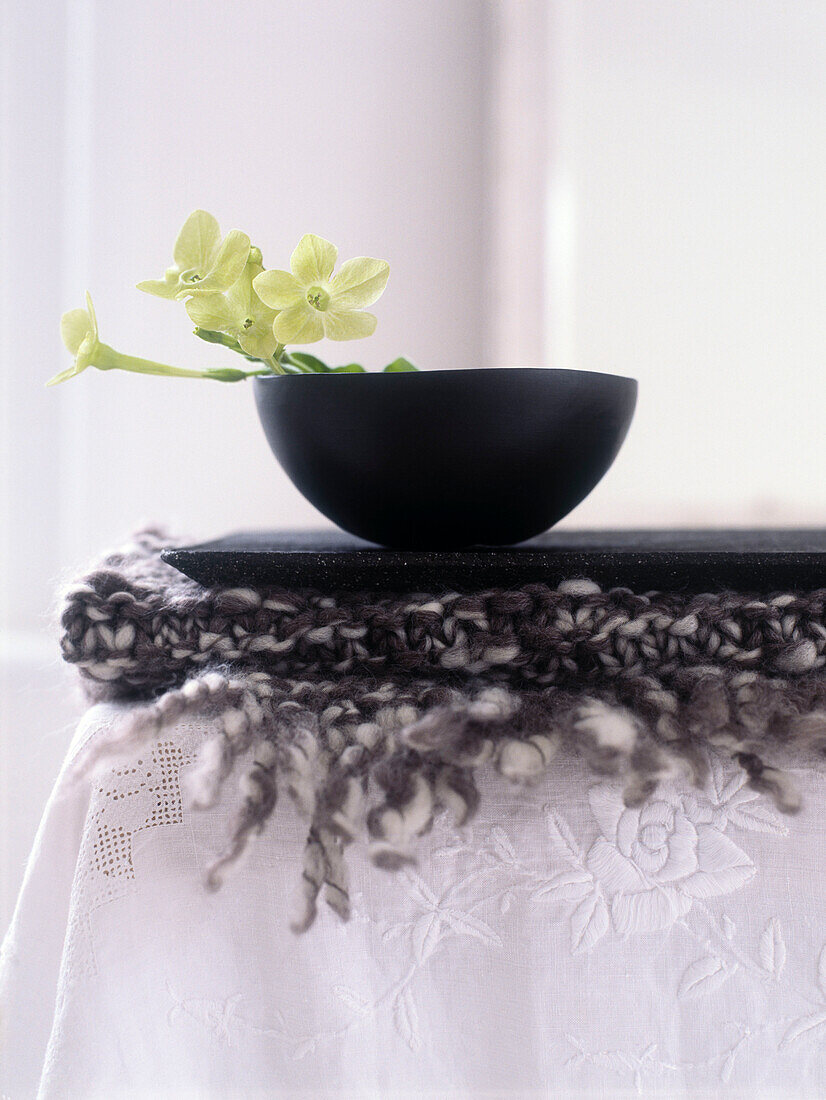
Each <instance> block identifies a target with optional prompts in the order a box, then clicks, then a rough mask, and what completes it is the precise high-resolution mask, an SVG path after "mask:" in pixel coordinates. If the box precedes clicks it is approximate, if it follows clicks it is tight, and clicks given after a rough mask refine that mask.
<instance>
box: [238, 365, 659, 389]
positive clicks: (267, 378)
mask: <svg viewBox="0 0 826 1100" xmlns="http://www.w3.org/2000/svg"><path fill="white" fill-rule="evenodd" d="M433 374H439V375H445V374H458V375H469V374H474V375H476V374H481V375H484V376H485V377H489V376H490V375H492V374H495V375H502V374H520V375H525V374H545V375H549V374H556V375H559V374H564V375H579V376H581V377H588V378H615V379H616V380H617V381H618V382H629V383H631V384H633V385H635V386H638V385H639V380H638V379H637V378H631V377H630V376H629V375H626V374H611V373H610V372H608V371H597V370H576V369H573V368H568V367H436V368H435V369H434V370H416V371H393V372H391V373H390V374H385V372H384V371H381V370H375V371H364V372H358V373H356V372H354V373H352V374H348V373H346V372H342V373H340V374H338V373H337V374H334V375H333V377H334V378H421V377H424V376H427V375H433ZM313 377H315V378H329V377H330V375H329V374H325V373H322V372H320V371H319V372H317V373H316V372H315V371H314V372H312V373H311V374H263V375H261V374H259V375H256V376H255V377H254V378H253V382H254V383H255V384H256V385H257V384H258V383H264V384H266V383H268V382H275V381H278V382H284V381H285V380H286V379H288V378H313Z"/></svg>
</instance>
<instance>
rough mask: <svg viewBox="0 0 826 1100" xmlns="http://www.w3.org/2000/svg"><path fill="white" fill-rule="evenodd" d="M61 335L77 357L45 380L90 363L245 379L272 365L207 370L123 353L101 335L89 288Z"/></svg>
mask: <svg viewBox="0 0 826 1100" xmlns="http://www.w3.org/2000/svg"><path fill="white" fill-rule="evenodd" d="M60 335H61V336H62V337H63V343H64V344H65V345H66V347H67V348H68V349H69V351H70V352H71V353H72V355H74V357H75V361H74V363H73V364H72V365H71V367H68V368H67V369H66V370H63V371H61V372H60V373H59V374H56V375H55V376H54V378H50V379H49V381H48V382H47V383H46V385H47V386H56V385H57V384H58V382H66V381H68V380H69V379H70V378H74V376H75V375H76V374H80V373H82V372H83V371H85V370H86V368H87V367H95V368H96V369H97V370H127V371H133V372H134V373H135V374H160V375H164V376H165V377H167V378H211V379H213V380H214V381H216V382H243V381H244V379H245V378H251V377H252V376H253V375H257V374H269V373H270V370H269V368H266V367H262V368H261V369H260V370H248V371H247V370H238V369H236V368H234V367H218V368H211V369H208V370H188V369H187V368H186V367H171V366H170V365H169V364H168V363H156V362H155V361H154V360H153V359H139V358H138V357H137V356H135V355H124V354H123V353H122V352H120V351H115V349H114V348H111V347H109V345H108V344H104V343H103V342H102V341H101V339H100V337H99V335H98V322H97V317H96V316H95V307H94V306H93V305H92V299H91V297H90V296H89V292H88V291H87V292H86V309H70V310H69V312H68V313H64V314H63V316H62V318H61V319H60Z"/></svg>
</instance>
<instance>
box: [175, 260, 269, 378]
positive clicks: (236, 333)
mask: <svg viewBox="0 0 826 1100" xmlns="http://www.w3.org/2000/svg"><path fill="white" fill-rule="evenodd" d="M263 270H264V269H263V267H262V266H261V264H260V263H253V262H250V263H248V264H247V266H246V267H245V268H244V270H243V272H242V273H241V277H240V279H238V281H237V282H236V283H234V284H233V286H231V287H230V288H229V290H228V291H226V293H224V294H199V295H197V297H194V298H190V299H189V301H188V302H187V303H186V311H187V313H188V314H189V316H190V317H191V318H192V320H193V321H194V322H195V324H196V325H197V326H198V328H202V329H208V330H209V331H210V332H224V333H226V334H227V335H228V336H231V337H232V338H233V339H234V340H236V341H237V342H238V344H239V346H240V348H241V350H242V351H243V352H245V353H246V354H247V355H251V356H252V357H253V358H254V359H263V360H264V361H265V362H266V361H267V360H269V359H271V358H272V356H273V354H274V353H275V349H276V347H277V344H278V342H277V340H276V339H275V336H274V335H273V331H272V326H273V321H274V320H275V317H276V313H275V310H274V309H270V307H269V306H265V305H264V303H263V302H262V301H261V299H260V298H259V297H258V295H257V294H256V293H255V291H254V290H253V288H252V281H253V279H254V278H255V277H256V275H259V274H260V273H261V272H262V271H263Z"/></svg>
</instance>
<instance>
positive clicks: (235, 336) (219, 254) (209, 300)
mask: <svg viewBox="0 0 826 1100" xmlns="http://www.w3.org/2000/svg"><path fill="white" fill-rule="evenodd" d="M172 257H173V261H174V262H173V264H172V266H171V267H168V268H167V269H166V271H165V272H164V275H163V278H161V279H147V280H145V281H144V282H141V283H138V289H139V290H143V291H145V292H146V293H147V294H154V295H156V296H157V297H159V298H167V299H170V300H174V301H183V303H184V305H185V308H186V311H187V313H188V314H189V317H190V319H191V320H192V321H193V322H194V324H195V326H196V328H195V334H196V336H199V337H200V338H201V339H202V340H206V341H207V342H209V343H213V344H222V345H224V346H225V347H227V348H229V349H230V350H231V351H234V352H237V353H238V354H240V355H241V356H243V357H244V359H245V360H247V361H248V362H251V363H253V364H254V366H253V367H245V368H239V367H231V368H218V369H208V370H203V371H198V370H186V369H184V368H181V367H171V366H168V365H167V364H164V363H156V362H154V361H152V360H149V359H139V358H136V357H134V356H129V355H123V354H122V353H120V352H117V351H115V350H114V348H111V347H109V345H108V344H104V343H102V342H101V341H100V338H99V335H98V326H97V319H96V317H95V311H94V307H93V305H92V300H91V298H90V297H89V295H88V294H87V295H86V309H73V310H70V311H69V312H68V313H65V314H64V315H63V318H62V321H61V335H62V337H63V342H64V344H65V345H66V347H67V349H68V350H69V351H70V352H71V353H72V355H73V356H74V357H75V361H74V363H73V364H72V366H71V367H69V368H68V369H66V370H64V371H61V372H60V373H59V374H57V375H55V377H54V378H52V379H51V380H50V382H49V383H47V384H48V385H56V384H57V383H58V382H65V381H66V380H67V379H69V378H73V377H74V376H75V375H76V374H80V373H81V372H82V371H84V370H86V368H87V367H96V368H97V369H98V370H129V371H134V372H136V373H139V374H159V375H167V376H171V377H188V378H211V379H213V380H215V381H220V382H238V381H242V380H243V379H245V378H249V377H252V376H254V375H265V374H307V373H336V372H341V371H344V372H361V371H363V370H364V368H363V367H361V366H360V365H359V364H357V363H349V364H347V365H346V366H343V367H329V366H327V364H326V363H323V362H322V361H321V360H320V359H318V358H317V357H316V356H314V355H309V354H307V353H305V352H287V350H286V345H287V344H295V345H301V344H311V343H314V342H315V341H317V340H321V339H322V338H323V337H327V338H328V339H330V340H357V339H360V338H361V337H364V336H370V335H371V334H372V333H373V332H374V331H375V328H376V318H375V316H374V315H373V314H372V313H367V312H366V307H367V306H371V305H373V303H374V302H376V301H378V299H379V298H380V297H381V294H382V293H383V291H384V288H385V286H386V285H387V278H388V276H389V274H390V267H389V265H388V264H387V263H386V262H385V261H384V260H374V259H371V258H369V257H366V256H361V257H358V258H357V259H354V260H348V261H347V262H346V263H343V264H342V265H341V267H340V268H339V270H338V273H337V274H334V269H335V266H336V260H337V258H338V250H337V249H336V247H335V246H334V245H332V244H330V242H329V241H325V240H324V238H323V237H317V236H315V235H314V234H312V233H307V234H305V235H304V236H303V237H302V238H301V240H300V241H299V242H298V245H297V246H296V248H295V250H294V251H293V254H292V256H291V257H290V270H289V271H281V270H270V271H266V270H265V269H264V265H263V259H262V255H261V250H260V249H259V248H256V247H255V246H254V245H252V244H251V242H250V238H249V237H248V236H247V234H246V233H242V232H240V231H239V230H237V229H233V230H232V231H231V232H230V233H228V234H227V235H226V237H224V238H222V237H221V230H220V228H219V225H218V222H217V221H216V219H215V218H214V217H213V216H212V214H208V213H207V212H206V211H205V210H196V211H195V212H194V213H192V214H190V216H189V217H188V218H187V220H186V222H185V223H184V225H183V228H182V229H181V231H180V233H179V234H178V238H177V240H176V242H175V247H174V249H173V253H172ZM415 369H416V368H415V367H414V366H413V365H412V363H410V362H409V361H408V360H406V359H403V358H400V359H396V360H394V362H393V363H391V364H389V366H387V367H386V368H385V370H386V371H390V372H395V371H409V370H415Z"/></svg>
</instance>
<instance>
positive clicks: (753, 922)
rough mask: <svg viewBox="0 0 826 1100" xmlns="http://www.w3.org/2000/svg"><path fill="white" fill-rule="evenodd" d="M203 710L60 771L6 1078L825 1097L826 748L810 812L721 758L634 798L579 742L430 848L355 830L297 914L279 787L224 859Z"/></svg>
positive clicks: (127, 1085)
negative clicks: (641, 802)
mask: <svg viewBox="0 0 826 1100" xmlns="http://www.w3.org/2000/svg"><path fill="white" fill-rule="evenodd" d="M114 713H116V711H114V709H113V708H105V707H98V708H94V709H93V710H92V711H91V712H90V713H89V715H88V716H87V718H86V719H85V720H84V722H83V724H82V726H81V729H80V730H79V731H78V735H77V737H76V739H75V745H76V746H77V745H78V744H80V743H82V742H83V740H84V739H85V738H87V737H94V736H96V735H97V731H99V730H100V729H101V727H105V726H106V725H107V724H108V723H109V722H111V720H112V716H113V714H114ZM207 732H208V731H207V730H205V729H203V728H197V727H195V726H192V725H187V724H182V725H180V726H178V727H177V728H176V729H175V730H173V731H172V732H171V733H169V734H167V735H166V736H165V737H164V739H163V741H161V742H160V743H159V744H156V745H153V746H149V747H146V748H145V749H144V750H142V751H141V752H140V753H139V754H136V755H135V757H134V759H130V760H129V761H128V762H126V763H124V762H123V761H121V762H119V766H118V767H117V768H115V769H111V768H109V769H107V770H106V771H104V772H102V773H101V774H100V775H99V776H97V777H96V778H95V779H94V780H93V781H92V783H91V784H86V785H84V784H79V785H78V784H74V785H69V784H67V782H66V780H65V779H62V780H61V781H59V782H58V784H57V787H56V789H55V792H54V794H53V796H52V799H51V801H50V803H49V806H48V807H47V810H46V813H45V816H44V820H43V824H42V826H41V829H40V833H39V835H38V839H37V842H36V845H35V849H34V851H33V853H32V856H31V860H30V864H29V867H28V871H27V875H26V880H25V885H24V888H23V891H22V894H21V898H20V901H19V905H18V909H17V913H16V916H15V919H14V922H13V925H12V927H11V930H10V932H9V935H8V936H7V939H6V942H5V944H4V948H3V956H2V1020H1V1022H0V1027H1V1028H2V1031H1V1032H0V1034H1V1035H2V1038H1V1039H0V1042H2V1047H0V1066H1V1067H2V1068H0V1093H2V1095H3V1096H4V1097H10V1098H12V1100H18V1098H25V1097H34V1096H36V1095H40V1096H43V1097H84V1098H85V1097H107V1098H111V1097H118V1096H150V1097H166V1096H169V1097H176V1098H178V1097H189V1096H192V1097H196V1096H197V1097H225V1096H226V1097H254V1096H267V1097H271V1096H319V1097H327V1096H329V1097H333V1096H335V1097H349V1096H370V1097H372V1096H381V1097H392V1096H410V1097H414V1096H415V1097H421V1096H462V1097H465V1096H467V1097H482V1096H484V1097H498V1096H502V1097H505V1096H507V1097H521V1096H525V1097H527V1096H556V1095H561V1096H567V1095H587V1096H626V1095H644V1096H650V1095H664V1096H680V1095H692V1096H694V1095H698V1096H710V1095H713V1096H743V1097H759V1096H795V1097H803V1096H811V1097H822V1096H824V1095H826V844H824V838H825V837H826V815H825V814H824V809H823V806H824V794H826V775H824V774H823V773H822V772H820V773H817V772H814V771H812V770H810V769H808V768H804V767H800V768H798V769H794V770H795V771H796V774H797V777H798V781H799V783H800V786H801V788H802V791H803V794H804V797H805V805H804V809H803V811H802V813H801V814H800V815H798V816H797V817H794V818H782V817H781V816H780V815H778V813H777V812H776V811H775V810H774V809H773V807H772V806H771V804H770V803H769V802H768V801H767V800H766V799H765V798H763V797H761V796H758V795H756V794H755V793H754V792H753V791H751V790H749V789H748V788H746V787H744V786H743V783H742V776H741V774H740V773H739V771H738V770H736V769H735V768H734V767H733V766H732V765H730V764H723V763H722V762H721V761H720V760H717V759H715V760H713V761H712V782H711V783H710V785H709V786H708V788H707V789H706V790H705V791H704V792H697V791H693V790H688V789H673V788H672V789H668V790H666V791H664V792H663V793H661V794H660V795H658V796H657V797H656V798H655V800H654V801H652V802H651V803H650V805H648V806H647V807H646V808H644V809H642V810H628V809H625V808H624V806H623V804H622V800H621V797H620V793H619V790H618V787H617V786H616V785H615V784H614V783H612V782H607V781H600V780H598V779H595V778H594V777H593V776H591V775H588V774H586V773H585V771H584V770H583V769H582V768H581V766H580V765H579V764H578V763H577V761H575V760H570V761H563V762H562V763H561V764H560V765H559V767H558V768H557V769H556V770H555V771H554V772H553V774H552V775H551V776H550V777H549V778H547V779H546V780H543V782H542V783H540V784H539V785H538V786H536V787H533V788H530V789H527V790H521V789H516V788H513V787H511V786H509V785H508V784H507V782H506V781H505V780H503V779H501V778H498V777H494V776H493V775H491V777H490V778H489V779H488V780H487V786H486V788H485V790H484V799H483V804H482V809H481V811H480V813H479V815H478V816H477V817H476V819H475V820H474V821H473V822H472V824H471V825H470V826H468V827H467V828H466V829H465V830H463V831H462V833H461V834H457V833H455V832H454V831H453V830H452V829H451V828H450V827H449V826H448V825H447V823H446V822H443V821H439V822H437V824H436V827H435V828H434V830H433V832H432V834H431V835H430V836H429V837H428V838H427V839H426V841H425V843H424V845H423V848H422V858H421V860H420V863H419V866H418V868H416V869H411V870H408V871H406V872H401V873H398V874H395V875H394V874H389V873H387V872H382V871H379V870H377V869H375V868H373V867H372V866H370V865H369V864H368V863H367V862H366V860H365V858H364V853H363V850H362V849H360V848H359V846H358V845H353V846H352V847H351V848H350V849H349V850H348V854H349V863H350V867H351V877H352V894H353V897H354V914H353V917H352V919H351V921H350V922H349V924H342V923H341V922H340V921H339V920H338V918H336V917H335V916H334V914H333V913H331V912H329V911H327V910H326V908H325V907H322V910H321V912H320V916H319V919H318V921H317V922H316V924H315V926H314V927H313V928H312V929H311V931H310V932H309V933H307V934H306V935H304V936H300V937H297V936H295V935H293V934H292V933H291V932H290V931H289V930H288V927H287V922H288V916H289V911H290V900H291V898H292V896H293V894H294V891H295V890H296V889H297V876H298V874H299V865H300V864H299V860H300V852H301V848H302V845H303V841H304V836H305V827H304V825H303V824H302V823H301V822H300V821H299V820H298V819H297V818H296V815H295V812H294V810H293V807H292V804H290V803H288V802H287V800H286V799H285V800H284V802H283V803H282V805H281V806H280V807H279V809H278V810H277V811H276V814H275V817H274V819H273V821H272V822H271V824H270V826H269V828H268V829H267V831H266V832H265V833H264V834H263V835H262V836H261V837H260V838H259V839H258V840H257V842H256V843H255V844H254V845H253V847H252V849H251V851H250V854H249V857H248V858H247V859H246V861H245V862H244V863H243V865H242V866H241V867H240V868H238V870H237V871H236V873H235V874H234V875H233V876H232V877H230V878H229V879H228V880H227V882H226V883H225V885H224V887H223V889H222V890H221V891H219V892H218V893H215V894H212V893H207V892H206V891H205V890H204V888H203V886H202V873H203V870H204V867H205V866H206V865H207V864H208V863H209V862H210V860H211V859H212V858H213V856H214V855H215V853H216V852H217V851H218V850H219V849H220V848H221V847H222V845H223V842H224V839H225V836H226V831H227V824H228V815H229V813H230V810H231V804H232V802H233V798H234V792H233V791H228V792H227V794H226V796H225V799H224V801H223V803H221V804H220V805H219V806H218V807H217V808H216V809H215V810H213V811H210V812H194V813H190V812H188V811H187V810H186V808H185V799H184V798H182V780H185V775H186V772H187V769H188V768H189V767H190V764H191V761H192V760H193V755H194V751H195V749H196V747H197V745H198V743H199V741H200V740H201V739H202V738H203V737H204V736H205V734H206V733H207ZM184 788H185V783H184Z"/></svg>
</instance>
